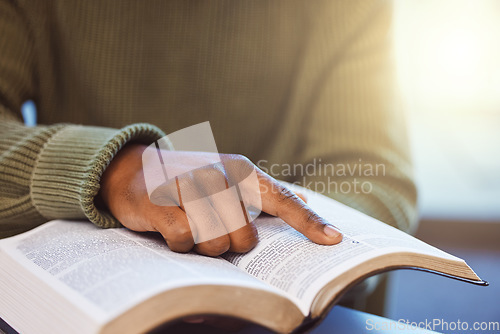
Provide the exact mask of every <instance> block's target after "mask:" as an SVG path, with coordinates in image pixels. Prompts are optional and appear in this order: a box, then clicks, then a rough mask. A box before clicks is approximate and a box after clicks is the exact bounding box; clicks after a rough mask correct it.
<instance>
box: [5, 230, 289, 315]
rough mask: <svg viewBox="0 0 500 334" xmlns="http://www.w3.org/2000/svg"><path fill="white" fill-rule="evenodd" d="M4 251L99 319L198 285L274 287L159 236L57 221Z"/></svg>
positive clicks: (14, 241) (10, 241) (9, 242)
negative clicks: (166, 292) (183, 250)
mask: <svg viewBox="0 0 500 334" xmlns="http://www.w3.org/2000/svg"><path fill="white" fill-rule="evenodd" d="M0 249H1V250H2V251H4V252H6V253H8V254H9V255H10V256H11V257H12V258H14V259H15V260H16V261H18V262H19V263H20V264H22V265H23V266H24V267H26V268H27V269H29V270H30V271H31V272H33V273H34V275H36V276H37V277H39V278H40V279H42V280H43V281H45V282H47V283H48V284H49V285H50V286H51V287H53V288H54V289H55V290H56V291H58V292H59V293H61V294H63V295H64V296H65V298H67V299H70V300H73V301H74V303H75V304H77V305H79V306H80V307H81V308H83V309H85V311H86V312H87V313H89V314H90V315H91V316H92V317H94V318H96V319H98V320H99V321H103V322H104V321H107V320H108V319H110V318H112V317H113V316H116V315H118V314H119V313H121V312H123V311H124V310H125V309H127V308H129V307H131V306H133V305H135V304H137V303H139V302H140V301H141V300H144V299H146V298H148V297H150V296H152V295H154V294H156V293H158V292H160V291H164V290H167V289H173V288H176V287H180V286H189V285H198V284H202V285H204V284H217V285H235V286H244V287H250V288H257V289H263V290H268V291H270V292H274V293H278V294H281V293H280V292H279V291H276V289H273V288H271V287H269V286H268V285H266V284H264V283H263V282H261V281H259V280H257V279H255V278H254V277H252V276H250V275H248V274H246V273H245V272H243V271H241V270H239V269H238V268H236V267H234V266H233V265H231V264H230V263H228V262H227V261H225V260H223V259H221V258H210V257H205V256H200V255H196V254H178V253H174V252H172V251H170V250H169V249H168V247H167V246H166V243H165V241H164V240H163V239H162V238H161V236H159V234H156V233H155V234H153V233H149V234H148V233H135V232H132V231H129V230H127V229H124V228H120V229H101V228H98V227H96V226H94V225H93V224H91V223H90V222H67V221H53V222H50V223H47V224H44V225H42V226H40V227H38V228H36V229H34V230H32V231H29V232H27V233H24V234H22V235H19V236H16V237H12V238H9V239H5V240H2V241H0Z"/></svg>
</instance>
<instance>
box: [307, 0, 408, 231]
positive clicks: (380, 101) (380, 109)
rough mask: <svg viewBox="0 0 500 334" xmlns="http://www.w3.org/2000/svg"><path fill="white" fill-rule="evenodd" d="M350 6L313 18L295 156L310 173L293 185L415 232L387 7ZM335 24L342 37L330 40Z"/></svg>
mask: <svg viewBox="0 0 500 334" xmlns="http://www.w3.org/2000/svg"><path fill="white" fill-rule="evenodd" d="M352 4H353V8H351V9H352V12H350V13H345V15H344V18H342V17H340V16H338V17H337V19H338V20H337V21H333V20H332V17H333V14H331V11H330V12H329V11H325V12H324V13H321V14H320V15H318V17H316V18H315V21H314V22H315V23H314V29H313V32H312V34H311V36H312V37H311V41H310V47H309V48H308V49H309V50H310V51H309V53H308V56H307V57H306V59H307V60H306V62H308V64H307V68H308V72H307V76H305V77H306V80H305V84H304V87H303V90H302V91H305V92H308V93H306V94H307V96H308V97H309V98H308V100H307V104H306V105H305V108H306V109H307V113H306V114H307V115H306V116H305V118H304V122H303V129H304V132H303V145H302V146H303V147H302V149H301V150H300V149H299V154H298V156H300V157H301V163H302V164H303V165H306V166H307V164H313V165H315V166H316V168H315V173H312V174H310V175H305V177H304V179H303V180H301V182H300V183H303V184H304V185H306V186H307V187H309V188H312V189H314V190H317V191H320V192H324V193H326V194H328V195H329V196H330V197H332V198H334V199H337V200H339V201H340V202H343V203H345V204H347V205H349V206H351V207H354V208H356V209H358V210H360V211H363V212H365V213H366V214H368V215H370V216H373V217H375V218H377V219H379V220H381V221H384V222H386V223H388V224H390V225H393V226H395V227H397V228H399V229H401V230H404V231H406V232H414V231H415V228H416V223H417V220H416V218H417V213H416V187H415V184H414V182H413V178H412V165H411V161H410V151H409V145H408V141H407V133H406V124H405V119H404V111H403V110H401V108H400V106H399V102H398V95H397V93H396V92H397V88H396V85H395V74H394V60H393V59H392V58H391V57H392V56H391V55H392V50H391V49H392V48H391V29H390V23H391V15H392V8H391V5H390V2H385V1H384V2H382V1H372V2H368V3H367V2H363V3H362V4H361V5H360V6H357V2H353V3H352ZM330 9H331V8H330ZM334 10H335V9H332V11H334ZM339 27H340V28H341V29H342V31H344V30H345V33H343V34H342V39H341V40H340V41H334V42H332V41H331V40H329V39H331V36H338V34H335V31H333V29H336V28H337V29H338V28H339ZM307 78H310V79H309V80H308V79H307Z"/></svg>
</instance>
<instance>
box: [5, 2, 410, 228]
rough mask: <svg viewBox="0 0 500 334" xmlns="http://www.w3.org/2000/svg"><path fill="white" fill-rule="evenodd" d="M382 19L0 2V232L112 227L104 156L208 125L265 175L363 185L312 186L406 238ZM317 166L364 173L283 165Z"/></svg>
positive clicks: (228, 6)
mask: <svg viewBox="0 0 500 334" xmlns="http://www.w3.org/2000/svg"><path fill="white" fill-rule="evenodd" d="M390 15H391V7H390V5H389V3H388V2H385V1H356V0H352V1H331V0H318V1H299V0H297V1H295V0H283V1H279V0H273V1H234V0H228V1H191V0H173V1H164V0H150V1H132V0H124V1H108V0H103V1H87V0H85V1H84V0H70V1H67V0H64V1H63V0H60V1H59V0H50V1H49V0H47V1H45V0H39V1H28V0H19V1H14V0H0V197H1V199H2V200H1V201H0V237H5V236H8V235H13V234H16V233H20V232H22V231H25V230H27V229H29V228H32V227H34V226H36V225H39V224H41V223H43V222H45V221H47V220H49V219H55V218H69V219H85V218H86V219H90V220H91V221H92V222H94V223H95V224H97V225H99V226H103V227H113V226H119V223H118V222H117V221H116V220H115V219H114V218H113V217H112V216H111V215H110V214H109V213H108V212H106V211H105V210H98V209H97V208H96V206H95V205H94V197H95V195H96V194H97V193H98V191H99V182H100V177H101V175H102V173H103V171H104V170H105V168H106V166H108V164H109V162H110V161H111V160H112V159H113V157H114V155H115V154H116V153H117V152H118V151H119V149H120V148H121V147H123V145H125V144H126V143H128V142H130V141H138V142H141V143H145V144H150V143H151V142H152V141H154V140H155V139H157V138H159V137H161V136H163V135H164V133H170V132H173V131H176V130H179V129H182V128H184V127H187V126H190V125H193V124H196V123H200V122H203V121H207V120H208V121H210V124H211V126H212V129H213V132H214V135H215V139H216V143H217V145H218V149H219V151H220V152H223V153H239V154H244V155H246V156H248V157H249V158H250V159H251V160H253V161H254V162H256V163H257V164H258V165H259V166H269V165H271V164H274V165H276V166H277V167H276V168H274V169H273V172H272V174H273V176H275V177H277V178H281V179H285V180H286V181H292V182H294V181H296V182H299V183H301V184H307V183H308V182H314V183H317V182H323V183H325V182H327V183H328V182H331V181H332V180H333V181H335V182H336V183H337V185H338V184H342V182H347V183H350V184H352V183H353V182H359V183H363V182H369V184H370V186H371V188H370V191H369V192H367V193H359V191H358V192H355V191H354V189H353V188H352V187H351V189H349V190H348V189H347V188H346V187H345V188H344V189H340V190H339V189H336V190H331V189H325V190H324V191H323V192H325V193H326V194H327V195H329V196H331V197H333V198H336V199H338V200H340V201H342V202H344V203H347V204H348V205H351V206H353V207H356V208H357V209H359V210H361V211H364V212H366V213H368V214H369V215H372V216H374V217H376V218H378V219H380V220H382V221H385V222H387V223H388V224H391V225H394V226H397V227H399V228H401V229H403V230H406V231H411V230H412V229H413V228H414V226H415V225H414V223H415V217H416V211H415V201H416V191H415V186H414V184H413V182H412V170H411V164H410V160H409V154H408V145H407V141H406V134H405V130H404V129H405V124H404V118H403V115H402V114H403V113H402V111H401V110H399V107H398V104H397V103H396V94H394V91H395V89H394V75H393V71H392V66H391V64H392V61H391V52H390V51H391V50H390V49H391V48H390V40H389V37H390V29H389V28H390ZM28 99H32V100H33V101H34V102H35V103H36V105H37V109H38V121H39V124H40V125H39V126H37V127H33V128H26V127H25V126H24V125H23V124H22V118H21V114H20V107H21V105H22V103H23V101H26V100H28ZM160 129H161V130H160ZM319 159H321V163H322V164H332V165H335V166H336V165H338V164H343V165H344V166H357V164H360V161H361V162H362V164H360V165H362V167H360V168H361V169H362V170H360V171H357V172H356V175H352V173H351V174H339V173H337V174H335V175H333V178H328V177H327V176H325V175H320V174H319V173H312V174H307V175H297V174H294V175H289V174H286V173H285V172H284V171H285V170H286V166H287V165H290V164H302V165H306V164H309V163H311V162H313V161H319ZM377 164H379V165H383V166H384V173H383V175H370V174H369V173H366V169H367V168H369V166H373V165H377ZM313 189H314V190H321V189H319V188H313Z"/></svg>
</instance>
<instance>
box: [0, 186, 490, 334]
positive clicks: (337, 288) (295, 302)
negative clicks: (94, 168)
mask: <svg viewBox="0 0 500 334" xmlns="http://www.w3.org/2000/svg"><path fill="white" fill-rule="evenodd" d="M306 194H307V196H308V198H309V204H310V206H311V207H312V208H313V209H315V210H316V212H318V213H319V214H320V215H322V216H323V217H325V218H326V219H327V220H329V221H330V222H331V223H332V224H334V225H336V226H337V227H339V228H340V230H341V231H342V232H343V233H344V239H343V241H342V242H341V243H340V244H338V245H334V246H320V245H317V244H314V243H312V242H310V241H309V240H308V239H306V238H305V237H304V236H303V235H302V234H300V233H298V232H296V231H295V230H293V229H292V228H291V227H289V226H288V225H286V224H285V223H284V222H283V221H282V220H280V219H278V218H275V217H270V216H261V217H259V218H258V219H257V220H256V222H255V224H256V226H257V228H258V232H259V239H260V242H259V244H258V245H257V247H256V248H255V249H253V250H252V251H250V252H248V253H246V254H231V253H229V254H224V255H223V256H222V257H218V258H209V257H205V256H200V255H196V254H178V253H174V252H172V251H170V250H169V249H168V247H167V246H166V244H165V242H164V241H163V240H162V239H161V238H160V237H158V235H156V234H144V233H135V232H131V231H129V230H127V229H107V230H104V229H99V228H97V227H95V226H94V225H92V224H91V223H90V222H81V221H72V222H70V221H52V222H49V223H46V224H44V225H42V226H40V227H38V228H36V229H34V230H31V231H29V232H26V233H24V234H21V235H18V236H15V237H11V238H8V239H5V240H1V241H0V296H2V297H1V298H0V317H1V318H3V319H4V320H5V321H6V322H7V323H8V324H10V325H11V326H12V327H13V328H14V329H15V330H17V331H18V332H20V333H27V334H29V333H137V332H144V331H147V330H150V329H153V328H155V327H156V326H159V325H161V324H164V323H166V322H169V321H174V320H178V319H179V318H182V317H186V316H192V315H207V314H214V315H227V316H231V317H237V318H241V319H244V320H248V321H251V322H254V323H257V324H260V325H262V326H264V327H267V328H270V329H272V330H274V331H277V332H282V333H288V332H292V331H294V330H295V331H296V330H300V329H301V328H305V327H308V326H311V325H313V324H314V323H317V322H318V321H320V320H321V319H322V318H323V317H324V316H325V315H326V313H327V312H328V310H329V309H330V308H331V307H332V306H333V305H334V304H335V302H336V301H337V300H338V299H339V297H340V296H341V295H342V294H343V293H345V292H346V291H347V290H348V289H349V288H350V287H351V286H353V285H354V284H356V283H357V282H359V281H360V280H362V279H364V278H366V277H368V276H370V275H373V274H375V273H379V272H382V271H387V270H391V269H397V268H423V269H427V270H430V271H433V272H438V273H441V274H444V275H449V276H453V277H455V278H459V279H463V280H466V281H469V282H472V283H477V284H486V283H485V282H483V281H482V280H481V279H480V278H479V277H478V276H477V275H476V274H475V273H474V272H473V271H472V269H471V268H469V266H468V265H467V264H466V263H465V262H464V261H463V260H461V259H459V258H457V257H454V256H452V255H450V254H447V253H445V252H443V251H441V250H439V249H437V248H434V247H432V246H429V245H427V244H425V243H424V242H422V241H419V240H417V239H415V238H413V237H411V236H409V235H407V234H405V233H403V232H401V231H399V230H397V229H395V228H392V227H390V226H388V225H386V224H384V223H381V222H379V221H377V220H376V219H373V218H370V217H368V216H366V215H364V214H362V213H360V212H357V211H356V210H353V209H351V208H348V207H346V206H344V205H342V204H340V203H338V202H336V201H333V200H331V199H329V198H326V197H324V196H322V195H319V194H315V193H312V192H307V193H306Z"/></svg>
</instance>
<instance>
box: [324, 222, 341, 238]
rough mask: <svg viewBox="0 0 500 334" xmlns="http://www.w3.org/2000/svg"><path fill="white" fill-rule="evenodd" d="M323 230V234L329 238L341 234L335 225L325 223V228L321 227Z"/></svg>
mask: <svg viewBox="0 0 500 334" xmlns="http://www.w3.org/2000/svg"><path fill="white" fill-rule="evenodd" d="M323 230H324V231H325V234H326V235H327V236H329V237H330V238H336V237H338V236H339V235H342V233H340V232H339V231H338V230H337V229H335V227H333V226H332V225H325V228H324V229H323Z"/></svg>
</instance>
